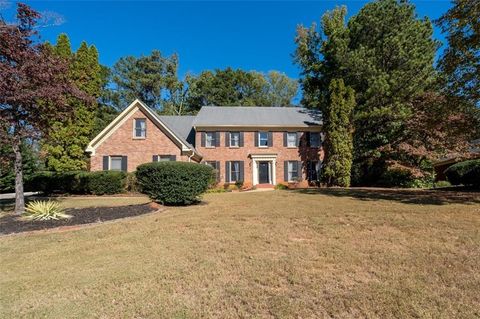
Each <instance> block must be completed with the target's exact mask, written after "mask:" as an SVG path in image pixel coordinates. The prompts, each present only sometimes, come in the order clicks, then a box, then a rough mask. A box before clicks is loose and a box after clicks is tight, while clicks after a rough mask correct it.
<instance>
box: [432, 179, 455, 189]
mask: <svg viewBox="0 0 480 319" xmlns="http://www.w3.org/2000/svg"><path fill="white" fill-rule="evenodd" d="M450 186H452V184H451V183H450V182H449V181H438V182H435V185H434V187H435V188H444V187H450Z"/></svg>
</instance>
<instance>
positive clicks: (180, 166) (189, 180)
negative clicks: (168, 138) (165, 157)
mask: <svg viewBox="0 0 480 319" xmlns="http://www.w3.org/2000/svg"><path fill="white" fill-rule="evenodd" d="M136 176H137V181H138V184H139V186H140V189H141V191H142V192H143V193H145V194H147V195H148V196H150V198H152V199H153V200H155V201H158V202H160V203H162V204H165V205H188V204H192V203H195V202H196V201H198V197H199V196H200V195H201V194H203V193H204V192H205V191H206V190H207V189H208V186H209V185H210V183H211V180H212V176H214V170H213V169H212V168H211V167H210V166H208V165H202V164H196V163H186V162H155V163H147V164H142V165H140V166H138V167H137V172H136Z"/></svg>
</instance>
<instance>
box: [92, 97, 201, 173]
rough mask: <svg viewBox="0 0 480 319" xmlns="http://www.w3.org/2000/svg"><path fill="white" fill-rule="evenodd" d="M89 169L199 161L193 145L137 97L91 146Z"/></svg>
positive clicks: (131, 168) (134, 168)
mask: <svg viewBox="0 0 480 319" xmlns="http://www.w3.org/2000/svg"><path fill="white" fill-rule="evenodd" d="M86 152H87V153H89V154H90V170H91V171H102V170H121V171H128V172H131V171H135V170H136V168H137V166H138V165H140V164H143V163H148V162H152V161H164V160H173V161H191V160H193V161H197V162H198V161H200V159H201V156H200V155H199V154H198V153H197V152H196V151H195V149H194V148H193V146H192V145H190V144H189V143H188V142H186V140H185V139H184V138H183V137H182V136H179V134H178V133H176V132H175V131H174V130H172V129H171V128H170V127H168V126H167V124H166V123H164V122H163V121H162V120H161V119H160V117H159V116H158V115H156V114H155V112H154V111H152V110H151V109H149V108H148V107H147V106H146V105H145V104H143V103H142V102H141V101H138V100H135V101H134V102H133V103H132V104H131V105H130V106H128V107H127V108H126V109H125V110H124V111H123V112H122V113H120V114H119V115H118V116H117V117H116V118H115V119H114V120H113V121H112V122H111V123H110V124H109V125H108V126H107V127H106V128H105V129H104V130H103V131H102V132H100V134H98V135H97V136H96V137H95V138H94V139H93V140H92V141H91V142H90V143H89V145H88V147H87V149H86Z"/></svg>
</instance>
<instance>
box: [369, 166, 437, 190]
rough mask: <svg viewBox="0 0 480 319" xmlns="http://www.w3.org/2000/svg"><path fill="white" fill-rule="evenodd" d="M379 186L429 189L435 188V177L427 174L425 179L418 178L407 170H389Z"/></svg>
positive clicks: (382, 177) (383, 175) (396, 168)
mask: <svg viewBox="0 0 480 319" xmlns="http://www.w3.org/2000/svg"><path fill="white" fill-rule="evenodd" d="M377 184H378V186H382V187H401V188H429V187H432V186H433V175H432V174H426V173H425V175H424V176H423V177H416V176H414V175H413V174H412V173H411V172H410V171H409V170H406V169H402V168H398V167H395V168H388V169H387V170H385V172H384V173H383V174H382V175H381V177H380V179H379V181H378V183H377Z"/></svg>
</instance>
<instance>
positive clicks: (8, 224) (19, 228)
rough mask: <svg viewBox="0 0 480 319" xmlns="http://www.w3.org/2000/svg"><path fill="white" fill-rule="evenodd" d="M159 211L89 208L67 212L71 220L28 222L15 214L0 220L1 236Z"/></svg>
mask: <svg viewBox="0 0 480 319" xmlns="http://www.w3.org/2000/svg"><path fill="white" fill-rule="evenodd" d="M158 209H159V206H158V205H155V204H142V205H128V206H117V207H88V208H71V209H67V210H65V211H66V213H67V214H68V215H70V216H72V217H71V218H69V219H61V220H45V221H27V220H22V219H21V218H20V217H19V216H17V215H14V214H13V213H9V214H6V215H5V216H2V217H1V218H0V235H7V234H12V233H23V232H28V231H32V230H42V229H49V228H55V227H71V226H75V225H84V224H90V223H100V222H104V221H108V220H113V219H119V218H124V217H132V216H138V215H143V214H147V213H150V212H153V211H156V210H158Z"/></svg>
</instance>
